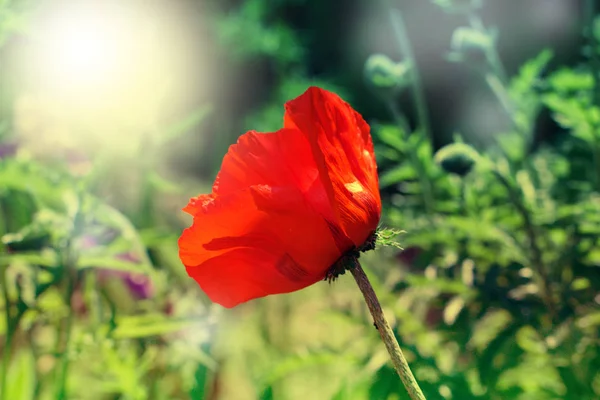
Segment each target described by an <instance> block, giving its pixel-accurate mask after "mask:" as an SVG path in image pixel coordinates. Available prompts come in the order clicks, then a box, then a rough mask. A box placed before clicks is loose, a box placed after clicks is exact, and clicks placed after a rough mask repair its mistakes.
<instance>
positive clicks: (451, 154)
mask: <svg viewBox="0 0 600 400" xmlns="http://www.w3.org/2000/svg"><path fill="white" fill-rule="evenodd" d="M479 158H480V156H479V153H477V151H476V150H475V149H473V148H472V147H471V146H469V145H467V144H464V143H452V144H449V145H447V146H444V147H442V148H441V149H440V150H438V151H437V153H436V154H435V161H436V162H437V163H438V164H439V165H440V166H441V167H442V168H443V169H444V171H446V172H448V173H451V174H455V175H458V176H466V175H467V174H468V173H469V172H471V170H472V169H473V167H474V166H475V164H476V163H477V162H478V160H479Z"/></svg>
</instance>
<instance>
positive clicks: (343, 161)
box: [284, 87, 381, 246]
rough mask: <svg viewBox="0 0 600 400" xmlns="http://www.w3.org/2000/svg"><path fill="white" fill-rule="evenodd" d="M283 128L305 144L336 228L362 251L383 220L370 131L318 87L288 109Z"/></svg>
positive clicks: (290, 103)
mask: <svg viewBox="0 0 600 400" xmlns="http://www.w3.org/2000/svg"><path fill="white" fill-rule="evenodd" d="M284 125H285V128H288V129H298V130H300V131H301V132H302V133H303V134H304V135H305V137H306V138H307V140H308V142H309V144H310V147H311V149H312V154H313V157H314V160H315V162H316V165H317V168H318V170H319V174H320V176H321V180H322V181H323V185H324V190H325V193H326V194H327V196H328V198H329V202H330V204H331V205H332V208H333V213H334V215H335V218H336V222H337V223H338V225H339V226H340V228H341V229H342V230H343V232H344V233H345V234H346V236H347V237H348V238H350V239H351V240H352V242H353V243H354V244H355V245H356V246H360V245H362V244H363V243H364V241H365V240H366V239H367V237H368V236H369V235H370V234H371V232H372V231H373V230H375V228H376V227H377V224H378V222H379V218H380V214H381V199H380V197H379V183H378V178H377V164H376V162H375V155H374V151H373V143H372V140H371V136H370V129H369V126H368V125H367V123H366V122H365V121H364V120H363V118H362V117H361V116H360V114H358V113H357V112H356V111H354V109H352V107H351V106H350V105H349V104H348V103H346V102H345V101H343V100H342V99H341V98H340V97H339V96H337V95H336V94H334V93H331V92H328V91H325V90H323V89H320V88H316V87H311V88H309V89H308V90H307V91H306V92H305V93H304V94H303V95H301V96H299V97H298V98H296V99H294V100H291V101H289V102H288V103H286V106H285V116H284Z"/></svg>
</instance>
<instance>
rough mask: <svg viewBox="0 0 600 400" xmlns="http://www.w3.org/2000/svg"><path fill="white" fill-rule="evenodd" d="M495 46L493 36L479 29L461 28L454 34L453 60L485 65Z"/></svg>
mask: <svg viewBox="0 0 600 400" xmlns="http://www.w3.org/2000/svg"><path fill="white" fill-rule="evenodd" d="M492 45H493V38H492V36H491V35H489V34H487V33H485V32H481V31H478V30H477V29H473V28H467V27H460V28H456V30H455V31H454V33H453V34H452V42H451V45H450V46H451V49H452V52H451V58H452V60H453V61H465V62H474V63H483V62H485V60H486V54H487V52H488V51H489V49H490V48H491V46H492Z"/></svg>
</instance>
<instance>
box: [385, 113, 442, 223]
mask: <svg viewBox="0 0 600 400" xmlns="http://www.w3.org/2000/svg"><path fill="white" fill-rule="evenodd" d="M388 107H389V109H390V112H391V113H392V116H393V117H394V119H395V120H396V123H397V124H398V125H399V126H400V128H401V129H402V130H403V131H404V132H405V134H406V135H408V134H409V133H410V127H409V126H408V123H407V122H406V118H405V117H404V115H403V114H402V113H401V112H400V111H399V110H398V108H397V107H396V105H395V104H394V103H393V102H392V101H389V102H388ZM418 144H420V141H419V142H417V145H418ZM408 153H409V154H408V156H409V157H410V162H411V163H412V164H413V166H414V167H415V169H416V170H417V174H418V176H419V183H420V184H421V188H422V190H423V192H422V193H423V205H424V207H425V212H426V213H427V215H431V214H433V203H434V200H433V188H432V187H431V181H430V180H429V177H428V176H427V173H426V171H425V170H424V168H423V165H422V164H421V160H419V157H418V156H417V150H416V149H409V152H408Z"/></svg>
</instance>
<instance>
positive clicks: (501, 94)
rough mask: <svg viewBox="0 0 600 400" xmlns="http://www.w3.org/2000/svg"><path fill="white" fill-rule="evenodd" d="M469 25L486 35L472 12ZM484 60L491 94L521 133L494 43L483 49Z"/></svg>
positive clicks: (502, 66) (485, 75)
mask: <svg viewBox="0 0 600 400" xmlns="http://www.w3.org/2000/svg"><path fill="white" fill-rule="evenodd" d="M468 19H469V24H470V25H471V28H473V29H475V30H477V31H479V32H481V33H483V34H486V35H487V34H488V31H487V29H486V28H485V25H484V24H483V21H482V20H481V18H480V17H479V15H477V14H476V13H475V12H474V11H471V12H470V13H469V14H468ZM485 58H486V61H487V68H486V71H484V73H483V74H484V77H485V81H486V83H487V84H488V86H489V87H490V89H491V90H492V93H494V95H495V96H496V97H497V98H498V101H499V102H500V104H501V105H502V108H504V110H505V111H506V114H508V117H509V118H510V120H511V122H512V124H513V126H514V128H515V130H516V131H517V132H523V129H522V128H521V127H520V126H519V124H518V122H517V121H516V120H515V111H516V109H515V105H514V103H513V101H512V99H511V98H510V94H509V93H508V90H507V87H508V84H509V79H508V74H507V73H506V69H505V68H504V65H503V64H502V60H501V58H500V54H498V49H497V48H496V43H492V44H491V45H490V46H487V47H486V49H485Z"/></svg>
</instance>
